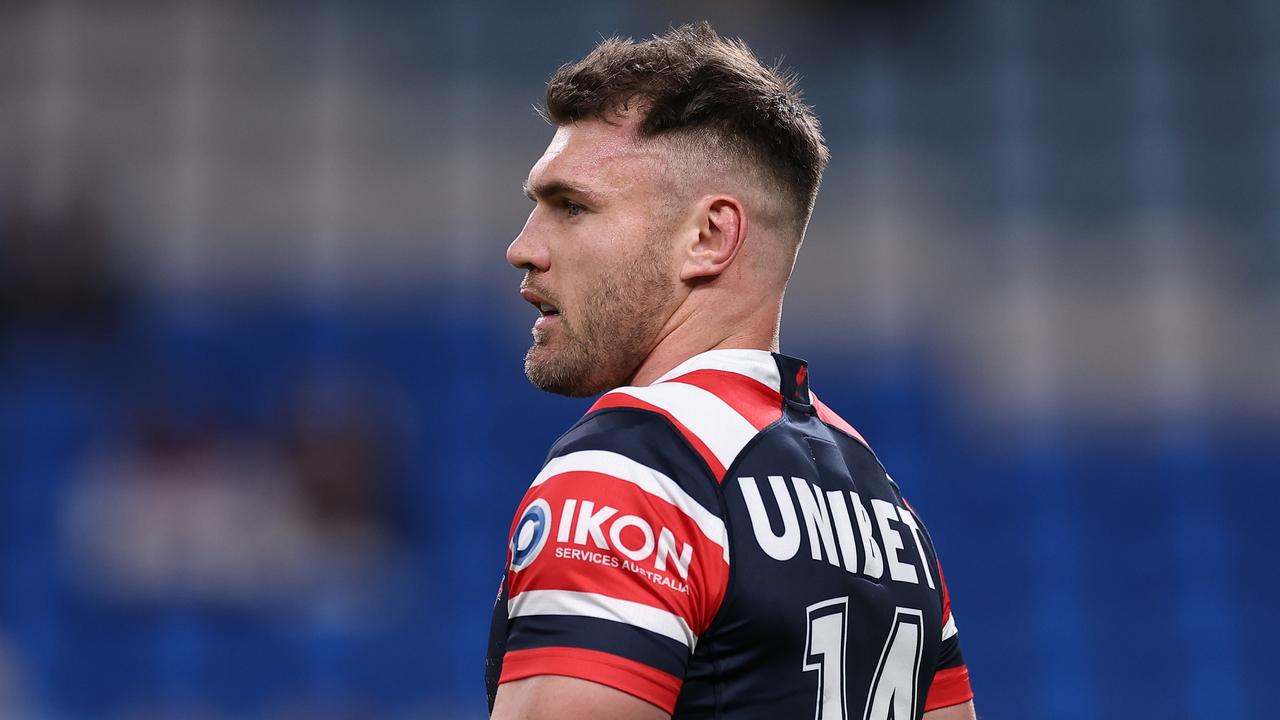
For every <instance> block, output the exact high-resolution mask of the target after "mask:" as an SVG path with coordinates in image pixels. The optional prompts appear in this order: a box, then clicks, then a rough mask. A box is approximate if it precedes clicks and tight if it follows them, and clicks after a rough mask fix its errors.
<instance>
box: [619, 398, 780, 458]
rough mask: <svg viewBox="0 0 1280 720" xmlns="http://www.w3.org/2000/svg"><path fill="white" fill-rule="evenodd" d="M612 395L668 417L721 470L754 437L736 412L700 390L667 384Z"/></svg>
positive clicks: (750, 427)
mask: <svg viewBox="0 0 1280 720" xmlns="http://www.w3.org/2000/svg"><path fill="white" fill-rule="evenodd" d="M614 392H616V393H623V394H626V395H630V396H632V397H635V398H639V399H640V400H643V401H645V402H647V403H649V404H650V405H656V406H658V407H660V408H662V409H663V410H666V411H667V412H669V413H671V416H672V417H674V418H675V419H676V420H678V421H680V424H681V425H684V426H685V427H687V428H689V430H690V432H692V433H693V434H694V436H695V437H697V438H698V439H699V440H701V441H702V442H703V444H705V445H706V446H707V447H708V448H709V449H710V450H711V454H712V455H715V456H716V459H717V460H719V461H720V465H721V466H722V467H724V469H725V470H728V469H729V466H730V465H732V464H733V460H734V458H736V457H738V453H739V452H740V451H741V450H742V448H743V447H745V446H746V444H747V443H748V442H750V441H751V438H753V437H755V436H756V429H755V427H753V426H752V425H751V423H749V422H747V419H746V418H744V417H742V415H740V414H739V413H738V411H737V410H734V409H733V408H732V407H730V406H729V404H728V403H726V402H725V401H723V400H721V399H720V398H718V397H716V396H715V394H714V393H710V392H707V391H706V390H703V389H702V388H700V387H695V386H693V385H686V384H684V383H671V382H669V383H662V384H660V385H650V386H649V387H624V388H618V389H617V390H614Z"/></svg>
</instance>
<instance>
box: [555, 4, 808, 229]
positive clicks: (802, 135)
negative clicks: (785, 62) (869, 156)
mask: <svg viewBox="0 0 1280 720" xmlns="http://www.w3.org/2000/svg"><path fill="white" fill-rule="evenodd" d="M796 80H797V78H796V76H795V75H794V74H793V73H790V72H787V71H784V70H782V69H781V68H779V67H776V66H775V67H766V66H765V65H763V64H762V63H761V62H760V60H759V59H758V58H757V57H756V56H755V53H753V52H752V51H751V49H750V48H748V47H747V45H746V43H744V42H742V41H741V40H734V39H725V38H722V37H720V36H719V35H718V34H716V31H715V30H713V29H712V27H711V25H710V24H709V23H706V22H702V23H699V24H696V25H684V26H681V27H678V28H672V29H671V30H668V31H667V32H666V33H665V34H663V35H655V36H654V37H652V38H650V39H648V40H644V41H641V42H635V41H634V40H630V39H621V38H611V39H608V40H604V41H603V42H601V43H600V44H599V45H597V46H596V48H595V49H594V50H592V51H591V52H590V53H589V54H588V55H587V56H586V57H584V58H582V59H581V60H579V61H578V62H574V63H568V64H566V65H564V66H562V67H561V68H560V69H559V70H557V71H556V73H555V74H554V75H553V76H552V77H551V80H550V82H548V83H547V97H546V111H545V112H546V116H547V118H548V119H549V120H551V121H552V122H554V123H555V124H557V125H568V124H570V123H574V122H577V121H579V120H583V119H586V118H597V119H602V120H606V121H607V120H609V119H610V117H611V116H613V115H616V114H618V113H622V112H626V111H627V110H629V109H630V108H631V107H632V106H633V105H635V106H636V107H637V108H639V109H640V111H641V112H643V113H644V115H643V117H642V118H641V119H640V121H639V122H638V123H637V132H638V134H639V136H640V137H642V138H657V137H677V138H678V137H680V136H685V137H688V138H695V139H703V140H705V139H714V140H715V141H716V143H715V144H716V145H719V146H722V147H724V148H726V149H727V150H728V151H729V152H730V153H733V154H736V155H738V156H739V157H740V158H741V159H745V160H746V161H747V162H749V163H751V164H753V165H754V166H755V167H757V168H759V169H760V170H762V171H763V172H764V173H765V174H766V177H768V178H769V179H770V180H772V181H773V182H774V183H775V184H776V185H777V187H778V188H779V189H780V190H782V191H783V192H785V193H786V194H787V195H789V196H790V197H789V198H788V199H790V200H792V201H793V202H794V204H795V209H796V218H795V219H796V221H797V222H798V225H799V228H800V229H801V230H803V228H804V226H805V224H806V223H807V222H808V220H809V215H810V213H811V212H812V211H813V202H814V199H815V198H816V196H817V194H818V184H819V183H820V182H821V180H822V171H823V169H824V168H825V167H826V164H827V158H828V157H829V155H828V152H827V146H826V143H825V142H824V141H823V139H822V129H821V126H820V125H819V123H818V118H817V117H816V116H815V115H814V114H813V110H812V108H810V107H809V106H808V105H806V104H805V103H804V101H803V100H802V98H801V95H800V91H799V90H798V89H797V87H796Z"/></svg>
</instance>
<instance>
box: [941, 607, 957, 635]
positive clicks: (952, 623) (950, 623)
mask: <svg viewBox="0 0 1280 720" xmlns="http://www.w3.org/2000/svg"><path fill="white" fill-rule="evenodd" d="M958 632H960V631H959V630H957V629H956V614H955V613H951V617H949V618H947V624H946V625H943V626H942V639H943V640H946V639H947V638H949V637H953V636H955V634H956V633H958Z"/></svg>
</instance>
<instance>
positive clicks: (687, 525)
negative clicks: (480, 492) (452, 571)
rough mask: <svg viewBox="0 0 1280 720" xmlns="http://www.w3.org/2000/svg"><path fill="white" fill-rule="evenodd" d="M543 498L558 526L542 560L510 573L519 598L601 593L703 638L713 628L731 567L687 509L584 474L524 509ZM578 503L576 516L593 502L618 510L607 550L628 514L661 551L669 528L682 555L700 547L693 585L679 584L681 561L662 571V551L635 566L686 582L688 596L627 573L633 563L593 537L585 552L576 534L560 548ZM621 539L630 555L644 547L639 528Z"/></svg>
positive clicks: (551, 485)
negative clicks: (571, 505)
mask: <svg viewBox="0 0 1280 720" xmlns="http://www.w3.org/2000/svg"><path fill="white" fill-rule="evenodd" d="M537 498H542V499H544V500H546V501H547V504H549V505H550V506H551V515H552V521H551V527H550V528H548V530H547V532H548V533H549V535H548V537H547V540H546V545H545V546H544V547H543V548H542V550H541V551H540V553H539V555H538V557H537V559H536V560H534V561H533V562H532V563H530V564H529V565H528V566H527V567H525V568H524V569H522V570H519V571H512V572H510V573H509V587H510V592H511V598H512V599H514V598H515V597H516V596H518V595H519V594H520V593H523V592H525V591H527V590H573V591H577V592H591V593H599V594H601V595H607V596H609V597H614V598H618V599H620V600H630V601H632V602H638V603H643V604H645V605H649V606H650V607H655V608H659V609H661V610H664V611H666V612H670V613H674V614H676V615H679V616H680V617H682V618H684V620H685V622H686V623H688V624H689V627H690V628H692V629H693V631H694V632H695V633H698V634H701V633H702V632H703V631H704V630H705V629H706V627H707V626H708V625H709V624H710V622H711V620H712V618H713V617H714V616H715V613H716V610H717V609H718V608H719V606H720V602H721V600H722V599H723V598H724V593H725V589H726V588H727V586H728V584H729V565H728V563H727V562H725V559H724V548H723V547H721V546H720V545H719V544H717V543H716V542H714V541H713V540H711V539H710V538H708V537H707V536H706V535H704V534H703V533H702V530H701V529H700V528H699V527H698V525H697V524H696V523H695V522H694V521H693V519H692V518H690V517H689V516H688V515H686V514H685V513H684V511H683V510H681V509H680V508H678V507H676V506H675V505H672V504H671V503H668V502H666V501H664V500H662V499H660V498H658V497H657V496H654V495H651V494H650V493H648V492H645V491H644V490H642V489H641V488H639V487H637V486H636V485H635V484H633V483H630V482H627V481H625V480H620V479H618V478H615V477H612V476H610V475H606V474H603V473H598V472H589V471H582V470H575V471H570V472H564V473H560V474H558V475H555V476H553V477H551V478H550V479H548V480H547V481H546V482H544V483H542V484H540V485H538V486H536V487H534V488H531V489H530V491H529V493H528V495H527V496H526V498H525V500H524V502H523V503H522V504H521V508H522V509H523V508H524V507H527V506H528V504H529V503H530V502H532V501H533V500H535V499H537ZM571 498H572V499H574V500H576V501H577V503H576V505H575V509H574V512H575V515H576V513H578V512H580V511H581V508H582V503H583V501H590V502H592V503H594V504H595V509H594V512H599V511H600V509H601V508H603V507H605V506H606V505H607V506H609V507H613V508H617V512H616V513H614V514H613V515H612V516H610V518H609V519H608V520H606V521H605V522H604V524H603V525H602V527H601V531H602V533H603V534H604V536H605V544H606V545H611V544H612V542H613V541H612V539H611V538H610V537H609V529H610V527H611V526H612V523H614V522H616V521H617V520H618V518H621V517H622V516H624V515H635V516H637V517H640V518H642V519H644V521H645V522H647V523H648V524H649V526H650V528H651V529H652V532H653V537H654V541H655V544H656V541H657V538H658V537H659V535H660V534H661V532H662V529H663V528H668V529H670V530H671V533H672V534H673V535H674V536H675V539H676V552H677V554H678V553H679V551H680V549H681V548H683V547H684V543H688V544H689V545H690V547H692V548H693V557H692V559H691V561H690V563H689V576H688V577H687V578H682V577H680V574H679V571H678V570H677V569H676V566H675V562H674V560H672V561H669V562H668V563H667V568H666V570H665V571H659V570H658V569H657V566H656V558H657V550H656V547H655V548H654V550H653V552H652V554H651V555H649V556H648V557H647V558H644V559H642V560H640V561H638V562H634V563H631V564H632V565H634V566H638V567H639V568H640V569H642V570H644V571H650V572H655V573H659V574H660V575H662V576H665V577H666V578H668V579H670V580H671V581H673V582H675V583H682V584H683V585H684V586H685V590H686V592H680V591H679V590H678V589H675V588H672V587H670V586H669V585H667V584H664V583H661V582H654V580H653V579H652V578H651V577H650V576H649V575H647V574H646V573H644V572H636V571H635V570H634V569H630V568H628V567H626V566H625V565H624V564H623V560H625V559H626V558H625V557H624V556H623V555H622V554H621V553H620V552H619V551H618V550H617V549H616V548H610V549H605V548H600V547H597V546H596V544H595V542H594V541H593V540H592V539H590V536H588V538H587V540H586V543H585V545H577V544H574V543H573V530H574V528H570V531H569V532H570V535H569V539H570V541H569V542H566V543H561V542H560V541H559V540H558V537H559V534H560V532H561V530H562V524H563V523H564V522H565V519H564V517H562V515H563V508H564V505H565V500H566V499H571ZM620 537H621V539H622V541H623V542H624V543H626V544H627V546H628V547H631V548H638V547H639V546H640V545H642V544H643V537H642V535H641V531H640V530H638V529H636V528H634V527H633V528H627V529H624V530H623V531H622V532H621V535H620ZM572 551H582V552H588V553H592V556H590V559H584V558H582V557H574V556H566V557H558V556H557V555H558V553H560V552H566V553H567V552H572ZM597 560H599V561H601V562H597Z"/></svg>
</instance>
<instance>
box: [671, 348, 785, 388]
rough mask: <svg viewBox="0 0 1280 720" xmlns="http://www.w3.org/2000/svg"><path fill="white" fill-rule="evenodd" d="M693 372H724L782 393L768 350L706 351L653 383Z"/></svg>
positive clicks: (779, 379)
mask: <svg viewBox="0 0 1280 720" xmlns="http://www.w3.org/2000/svg"><path fill="white" fill-rule="evenodd" d="M694 370H726V371H728V372H733V373H738V374H739V375H746V376H747V377H750V378H755V379H756V380H759V381H760V382H762V383H764V384H765V385H766V386H767V387H771V388H773V389H774V390H775V391H777V392H782V378H781V377H780V376H779V375H778V363H777V361H776V360H774V359H773V354H772V353H770V352H769V351H768V350H708V351H707V352H704V353H701V354H699V355H694V356H693V357H691V358H689V359H688V360H685V361H684V362H682V363H680V364H679V365H677V366H676V367H675V368H674V369H672V370H671V371H669V372H668V373H667V374H665V375H663V376H662V377H660V378H658V379H657V380H656V381H655V383H660V382H665V381H667V380H670V379H672V378H677V377H680V376H681V375H684V374H685V373H691V372H693V371H694Z"/></svg>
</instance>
